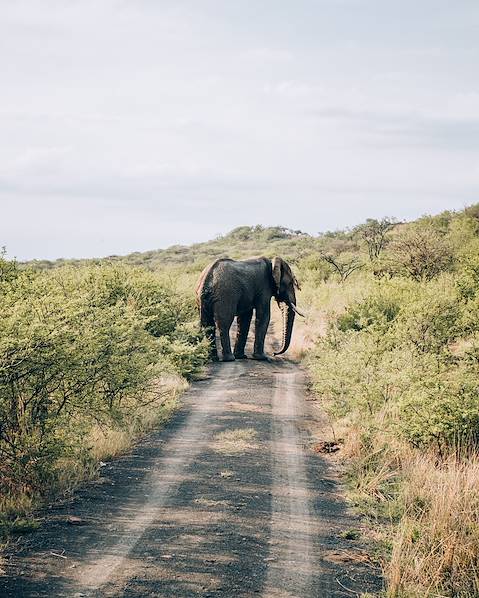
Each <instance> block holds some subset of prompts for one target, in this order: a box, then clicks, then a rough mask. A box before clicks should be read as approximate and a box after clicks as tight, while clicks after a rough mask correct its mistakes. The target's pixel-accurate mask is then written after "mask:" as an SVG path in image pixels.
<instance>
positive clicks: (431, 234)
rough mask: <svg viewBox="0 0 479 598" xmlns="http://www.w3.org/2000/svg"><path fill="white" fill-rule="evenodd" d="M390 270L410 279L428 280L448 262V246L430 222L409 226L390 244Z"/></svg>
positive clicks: (450, 260) (450, 259)
mask: <svg viewBox="0 0 479 598" xmlns="http://www.w3.org/2000/svg"><path fill="white" fill-rule="evenodd" d="M389 259H390V261H391V262H392V265H393V268H392V269H393V270H395V271H396V273H398V274H405V275H407V276H410V277H411V278H413V279H414V280H418V281H420V280H431V279H432V278H434V277H435V276H437V275H438V274H439V273H440V272H443V271H445V270H448V269H449V268H450V267H451V265H452V259H453V254H452V250H451V247H450V245H449V244H448V242H447V240H446V239H445V237H444V236H443V235H441V234H440V233H439V232H437V230H436V229H435V227H434V226H432V225H430V224H429V225H422V226H420V225H415V226H412V225H410V226H409V227H407V228H405V229H403V230H402V231H401V232H400V233H399V234H398V235H397V236H396V238H395V239H394V241H393V242H392V243H391V247H390V251H389Z"/></svg>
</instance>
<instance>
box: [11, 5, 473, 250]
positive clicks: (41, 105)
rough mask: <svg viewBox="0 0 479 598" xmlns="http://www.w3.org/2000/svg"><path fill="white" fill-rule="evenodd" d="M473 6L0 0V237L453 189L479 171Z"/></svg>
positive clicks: (150, 241) (277, 211) (358, 215)
mask: <svg viewBox="0 0 479 598" xmlns="http://www.w3.org/2000/svg"><path fill="white" fill-rule="evenodd" d="M466 5H467V6H466ZM476 13H477V11H474V10H473V9H472V4H471V5H470V3H464V4H461V6H459V5H458V6H454V7H453V8H451V7H450V5H449V4H448V3H445V2H443V1H442V0H441V1H440V3H439V5H438V3H437V2H436V1H434V2H433V1H432V0H425V1H424V2H422V3H420V4H418V3H417V2H413V1H412V0H406V1H405V2H403V3H401V6H400V8H398V6H395V5H394V6H393V5H392V4H388V3H384V2H379V1H378V0H374V1H373V2H370V3H366V4H365V3H360V2H358V0H342V1H340V2H339V1H337V0H324V1H321V2H311V1H310V0H300V1H299V2H297V3H295V4H294V6H293V5H292V4H291V3H289V2H285V1H284V0H278V1H277V2H276V1H275V2H272V1H270V0H268V1H267V2H266V3H265V4H263V5H261V7H258V6H256V5H255V6H253V5H251V6H247V5H245V4H244V3H224V2H218V1H217V0H205V1H204V2H202V3H197V2H193V0H185V1H184V2H181V3H178V2H174V1H173V0H165V1H164V2H150V1H146V0H145V1H138V2H123V1H118V0H105V1H104V2H100V3H97V2H94V1H93V0H86V1H85V2H76V3H72V2H67V3H65V2H62V1H60V0H45V1H44V2H42V3H35V2H30V1H27V0H20V1H19V2H14V3H7V4H6V5H5V7H4V8H2V20H1V22H0V39H1V40H2V41H1V43H2V52H1V53H0V67H1V69H2V94H1V95H0V129H1V130H2V136H1V137H0V207H1V209H2V212H1V215H2V221H1V222H0V245H1V244H3V243H6V244H7V245H8V246H9V247H10V249H11V251H12V252H13V253H16V254H17V255H19V256H23V257H25V256H29V257H32V256H38V257H43V256H49V257H54V256H60V255H95V254H99V255H104V254H108V253H113V252H115V253H121V252H126V251H132V250H134V249H147V248H148V247H152V246H153V247H156V246H164V245H165V244H168V243H181V242H188V241H192V240H201V239H205V238H208V236H210V235H212V234H216V233H219V232H224V231H226V230H227V229H228V228H230V227H233V226H236V225H238V224H256V223H262V224H279V223H281V224H284V225H287V226H293V228H305V229H307V230H309V231H310V232H315V231H318V230H324V228H338V227H341V226H344V225H349V224H353V223H354V222H355V221H358V220H361V219H364V218H365V217H367V216H374V215H381V213H387V214H396V215H398V216H399V217H407V216H409V215H414V214H419V213H422V212H423V211H426V210H431V211H437V210H439V209H442V208H443V207H447V206H450V207H460V206H461V205H462V204H463V203H467V201H470V200H471V198H472V197H473V195H474V193H475V190H476V189H477V185H478V183H479V173H478V164H477V154H476V149H477V145H476V139H477V135H478V122H479V113H478V112H479V108H478V106H479V101H478V99H479V88H478V87H477V85H476V83H475V81H476V69H477V64H476V61H475V56H476V55H477V50H478V45H479V42H478V39H477V35H476V33H477V25H478V24H479V19H478V15H477V14H476ZM398 22H403V23H408V27H401V28H400V29H398V26H397V24H398ZM384 205H385V206H386V208H387V209H385V208H384ZM291 206H294V209H292V207H291ZM383 209H384V212H381V211H382V210H383Z"/></svg>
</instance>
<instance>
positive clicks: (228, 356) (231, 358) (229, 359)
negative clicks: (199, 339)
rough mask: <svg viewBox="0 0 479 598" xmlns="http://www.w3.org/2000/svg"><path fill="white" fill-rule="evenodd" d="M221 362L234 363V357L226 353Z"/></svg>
mask: <svg viewBox="0 0 479 598" xmlns="http://www.w3.org/2000/svg"><path fill="white" fill-rule="evenodd" d="M223 361H235V356H234V355H233V353H226V354H225V355H223Z"/></svg>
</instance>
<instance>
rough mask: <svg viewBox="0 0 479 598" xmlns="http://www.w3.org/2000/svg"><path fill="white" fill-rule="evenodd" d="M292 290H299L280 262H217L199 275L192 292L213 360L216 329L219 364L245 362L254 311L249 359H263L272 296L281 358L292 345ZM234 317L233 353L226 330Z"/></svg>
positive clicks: (293, 310)
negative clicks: (279, 329) (280, 324)
mask: <svg viewBox="0 0 479 598" xmlns="http://www.w3.org/2000/svg"><path fill="white" fill-rule="evenodd" d="M295 288H296V289H299V285H298V281H297V280H296V278H295V276H294V275H293V272H292V271H291V268H290V266H289V264H288V263H287V262H285V261H284V260H283V259H282V258H280V257H275V258H273V259H272V260H270V259H268V258H265V257H259V258H252V259H248V260H242V261H236V260H232V259H229V258H221V259H218V260H216V261H215V262H213V263H212V264H210V265H209V266H207V267H206V268H205V269H204V270H203V272H202V273H201V276H200V279H199V281H198V286H197V288H196V299H197V303H198V308H199V312H200V319H201V325H202V326H203V328H204V329H205V330H206V334H207V336H208V338H209V340H210V343H211V356H212V358H213V359H214V360H217V359H218V352H217V348H216V342H215V327H216V326H218V328H219V331H220V339H221V345H222V348H223V361H234V360H235V359H246V355H245V353H244V350H245V345H246V339H247V337H248V331H249V327H250V323H251V318H252V316H253V310H254V311H255V341H254V352H253V359H259V360H267V359H268V357H267V356H266V355H265V353H264V340H265V336H266V331H267V329H268V325H269V320H270V315H271V298H272V297H274V298H275V299H276V301H277V302H278V306H279V307H280V309H281V310H282V313H283V337H282V347H281V349H280V350H279V351H278V352H277V353H275V355H281V354H282V353H284V352H285V351H286V350H287V349H288V347H289V344H290V342H291V334H292V332H293V323H294V317H295V313H297V314H299V315H302V314H301V313H300V312H299V310H298V309H297V307H296V294H295ZM235 316H237V325H238V332H237V336H236V343H235V347H234V353H232V351H231V344H230V335H229V331H230V327H231V324H232V323H233V320H234V318H235Z"/></svg>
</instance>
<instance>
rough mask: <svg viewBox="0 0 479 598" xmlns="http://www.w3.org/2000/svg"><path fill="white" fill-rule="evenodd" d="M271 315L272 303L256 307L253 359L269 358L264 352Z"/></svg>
mask: <svg viewBox="0 0 479 598" xmlns="http://www.w3.org/2000/svg"><path fill="white" fill-rule="evenodd" d="M270 316H271V309H270V303H268V304H266V305H261V306H260V307H257V308H256V320H255V338H254V353H253V359H259V360H261V361H264V360H267V359H268V357H267V356H266V355H265V353H264V339H265V336H266V332H267V330H268V326H269V319H270Z"/></svg>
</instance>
